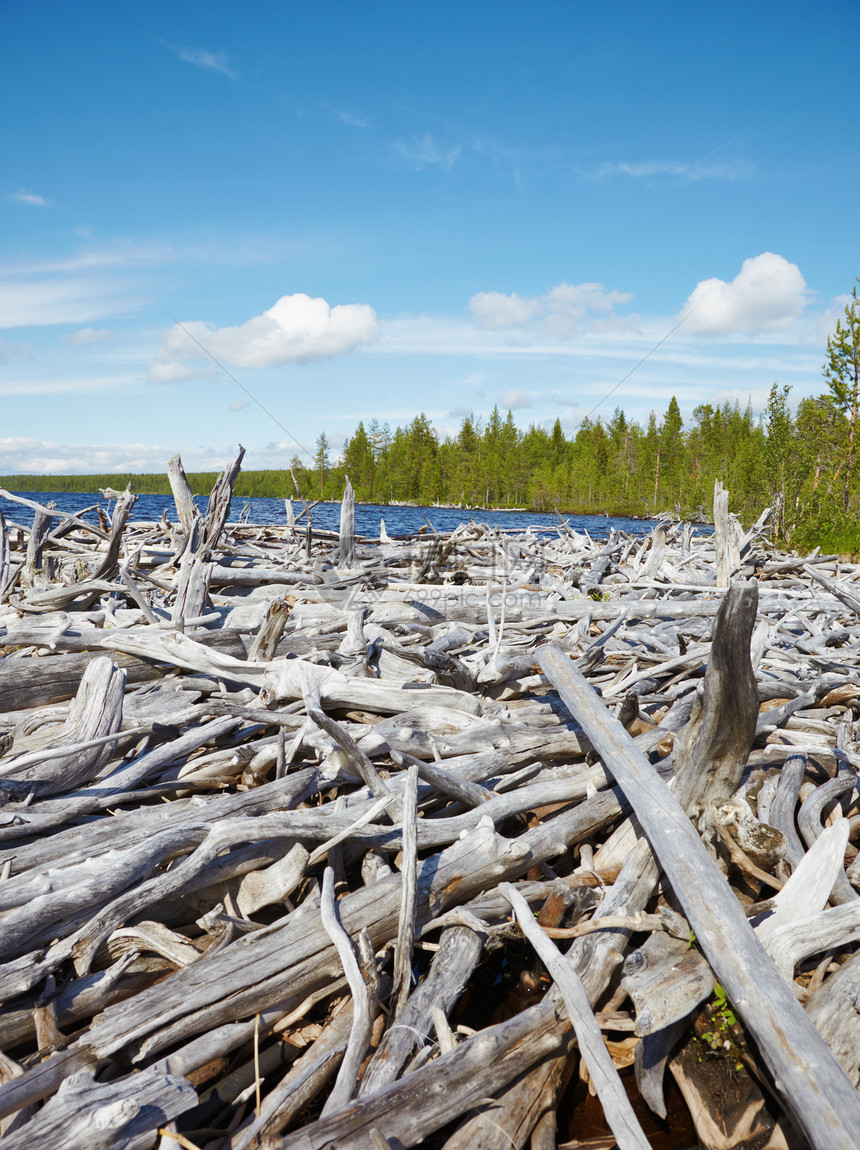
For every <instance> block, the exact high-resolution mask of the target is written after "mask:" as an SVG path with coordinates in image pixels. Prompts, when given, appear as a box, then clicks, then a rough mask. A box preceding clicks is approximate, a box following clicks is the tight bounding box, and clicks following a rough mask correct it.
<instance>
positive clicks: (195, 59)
mask: <svg viewBox="0 0 860 1150" xmlns="http://www.w3.org/2000/svg"><path fill="white" fill-rule="evenodd" d="M162 43H163V44H164V46H165V48H169V49H170V51H171V52H174V53H175V54H176V55H177V56H178V57H179V59H180V60H183V61H184V62H185V63H186V64H193V65H194V67H195V68H203V69H204V70H205V71H208V72H220V73H221V75H222V76H229V77H230V79H231V80H235V79H236V75H237V73H236V72H234V71H233V69H232V68H231V67H230V65H229V64H228V63H227V55H226V53H225V52H210V51H209V50H208V49H206V48H182V47H180V46H179V45H177V44H168V43H166V41H162Z"/></svg>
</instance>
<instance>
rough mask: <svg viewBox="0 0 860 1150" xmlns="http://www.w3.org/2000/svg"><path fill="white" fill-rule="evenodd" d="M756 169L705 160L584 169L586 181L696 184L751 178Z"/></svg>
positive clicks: (622, 162) (612, 164) (653, 161)
mask: <svg viewBox="0 0 860 1150" xmlns="http://www.w3.org/2000/svg"><path fill="white" fill-rule="evenodd" d="M751 171H752V168H751V166H750V164H749V163H747V161H745V160H736V159H727V160H718V159H711V158H707V157H702V158H699V159H695V160H690V161H683V160H656V159H651V160H634V161H630V160H616V161H612V162H607V163H603V164H599V165H598V166H597V167H596V168H582V169H580V176H581V178H582V179H585V180H594V181H600V180H607V179H611V178H613V177H616V176H626V177H628V178H629V179H632V180H659V179H661V178H662V179H667V180H675V181H678V182H680V183H685V184H693V183H697V182H698V181H699V180H730V181H731V180H740V179H744V178H745V177H747V176H749V175H750V173H751Z"/></svg>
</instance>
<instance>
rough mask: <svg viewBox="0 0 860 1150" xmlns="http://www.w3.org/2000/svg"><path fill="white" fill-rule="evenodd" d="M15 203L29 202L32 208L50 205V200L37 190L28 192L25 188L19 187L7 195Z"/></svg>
mask: <svg viewBox="0 0 860 1150" xmlns="http://www.w3.org/2000/svg"><path fill="white" fill-rule="evenodd" d="M6 199H7V200H11V201H12V203H14V204H28V205H29V206H30V207H31V208H45V207H47V206H48V201H47V200H46V199H45V197H44V196H37V195H36V193H35V192H28V191H27V190H26V189H25V188H19V189H18V191H17V192H10V193H9V195H8V196H7V197H6Z"/></svg>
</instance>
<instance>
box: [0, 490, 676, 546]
mask: <svg viewBox="0 0 860 1150" xmlns="http://www.w3.org/2000/svg"><path fill="white" fill-rule="evenodd" d="M15 494H18V493H17V492H15ZM21 495H22V497H23V498H25V499H29V500H30V501H31V502H33V503H38V504H41V505H42V506H45V505H46V504H47V503H49V502H53V504H54V506H55V507H56V509H57V510H58V511H67V512H74V513H75V514H78V513H80V512H81V511H83V510H84V509H85V508H91V507H93V506H94V504H96V503H98V502H101V505H102V507H103V508H104V509H105V510H106V511H108V512H109V511H110V509H111V508H110V505H109V504H108V503H107V501H106V500H104V499H101V497H99V496H94V495H81V494H77V493H71V492H51V491H40V492H32V491H31V492H21ZM195 502H196V504H197V506H198V507H199V508H200V510H201V512H202V511H205V509H206V497H205V496H197V497H196V498H195ZM293 508H294V510H295V512H296V514H298V513H299V511H300V510H301V505H300V504H298V503H294V504H293ZM162 511H166V512H167V518H168V519H169V520H171V521H172V522H175V521H176V519H177V515H176V507H175V505H174V502H173V497H172V496H170V495H140V496H138V499H137V503H136V504H135V505H134V510H133V511H132V516H131V517H132V519H135V520H150V521H151V520H157V519H160V518H161V513H162ZM0 512H2V514H3V516H4V517H5V519H6V521H7V523H20V524H23V525H24V526H27V527H29V526H30V524H31V523H32V522H33V511H32V509H31V508H29V507H25V506H23V505H22V504H20V503H13V502H12V501H11V500H8V499H3V498H0ZM84 518H85V519H86V520H87V521H88V522H91V523H97V522H98V518H97V516H96V513H95V511H87V512H86V514H85V515H84ZM382 519H384V520H385V526H386V529H387V530H388V533H389V535H409V534H413V533H414V532H416V531H419V530H420V529H421V528H422V527H426V526H427V524H428V523H430V524H431V525H432V526H433V527H434V528H435V529H436V530H437V531H439V532H440V533H445V532H448V531H453V530H454V528H455V527H457V526H458V525H459V524H460V523H469V522H470V521H474V522H476V523H487V524H489V525H490V526H491V527H501V528H504V529H508V530H516V531H525V529H526V528H527V527H534V528H535V529H536V530H537V531H539V532H541V533H549V532H554V531H555V522H554V519H553V516H552V515H541V514H538V513H537V512H531V511H493V510H490V509H489V508H473V509H471V510H463V509H461V508H458V507H402V506H395V505H388V506H384V505H381V504H375V503H361V504H358V505H357V506H356V508H355V530H356V532H357V534H359V535H368V536H376V535H378V534H379V524H380V520H382ZM564 519H565V522H566V523H567V524H568V525H569V526H570V527H572V528H574V529H575V530H577V531H588V533H589V535H591V536H592V538H601V537H605V536H607V535H608V534H609V530H610V528H612V527H614V528H616V529H617V530H620V531H627V532H630V533H631V534H633V535H647V534H648V533H649V532H650V531H652V530H653V528H654V522H653V521H650V520H644V519H623V518H609V517H608V516H604V515H566V516H565V517H564ZM239 520H242V521H245V522H248V523H271V524H277V525H282V524H285V523H286V521H287V513H286V508H285V506H284V501H283V499H253V498H240V497H238V496H237V497H236V498H234V500H233V505H232V508H231V512H230V522H231V523H235V522H238V521H239ZM302 522H303V521H302ZM339 524H340V504H339V503H318V504H317V506H316V507H314V509H313V525H314V527H315V528H317V527H318V528H326V529H328V530H332V531H336V530H337V528H338V526H339Z"/></svg>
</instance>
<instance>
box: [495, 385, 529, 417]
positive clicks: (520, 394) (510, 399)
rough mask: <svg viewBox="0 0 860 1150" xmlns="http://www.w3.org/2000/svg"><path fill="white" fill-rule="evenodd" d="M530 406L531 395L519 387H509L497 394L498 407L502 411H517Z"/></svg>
mask: <svg viewBox="0 0 860 1150" xmlns="http://www.w3.org/2000/svg"><path fill="white" fill-rule="evenodd" d="M531 406H532V397H531V396H530V395H529V394H528V392H526V391H523V390H522V389H521V388H519V387H509V388H508V390H507V391H503V392H502V394H501V395H500V396H499V407H500V408H501V409H502V410H503V411H519V410H521V409H522V408H523V407H531Z"/></svg>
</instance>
